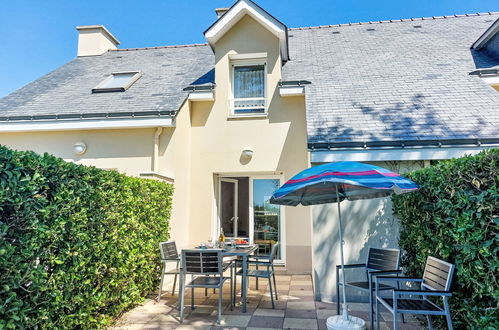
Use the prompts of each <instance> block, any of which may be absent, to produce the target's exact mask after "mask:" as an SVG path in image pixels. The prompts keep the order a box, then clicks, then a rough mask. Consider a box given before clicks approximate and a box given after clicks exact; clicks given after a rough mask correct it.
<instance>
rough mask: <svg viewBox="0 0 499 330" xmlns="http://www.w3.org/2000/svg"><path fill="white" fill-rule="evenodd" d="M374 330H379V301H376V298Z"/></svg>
mask: <svg viewBox="0 0 499 330" xmlns="http://www.w3.org/2000/svg"><path fill="white" fill-rule="evenodd" d="M375 298H376V297H375ZM376 329H378V330H379V301H378V298H376Z"/></svg>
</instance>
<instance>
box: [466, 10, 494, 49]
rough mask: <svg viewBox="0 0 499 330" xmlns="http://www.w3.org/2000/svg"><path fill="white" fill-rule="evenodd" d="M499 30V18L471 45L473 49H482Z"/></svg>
mask: <svg viewBox="0 0 499 330" xmlns="http://www.w3.org/2000/svg"><path fill="white" fill-rule="evenodd" d="M497 32H499V18H498V19H496V21H495V22H494V23H492V25H491V26H489V28H488V29H487V30H485V32H484V33H483V34H482V35H481V36H480V38H478V39H477V41H475V42H474V43H473V45H471V48H472V49H476V50H478V49H480V48H482V47H483V46H485V45H486V44H487V43H488V42H489V40H490V39H492V38H493V37H494V36H495V35H496V34H497Z"/></svg>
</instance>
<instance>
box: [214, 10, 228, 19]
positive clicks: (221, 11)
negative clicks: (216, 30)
mask: <svg viewBox="0 0 499 330" xmlns="http://www.w3.org/2000/svg"><path fill="white" fill-rule="evenodd" d="M228 10H229V8H216V9H215V13H216V14H217V18H220V17H222V15H223V14H225V13H226V12H227V11H228Z"/></svg>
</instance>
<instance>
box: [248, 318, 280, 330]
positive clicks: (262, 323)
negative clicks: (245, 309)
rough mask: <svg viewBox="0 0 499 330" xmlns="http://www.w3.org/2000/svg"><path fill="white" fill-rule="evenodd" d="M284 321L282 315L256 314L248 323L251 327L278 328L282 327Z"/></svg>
mask: <svg viewBox="0 0 499 330" xmlns="http://www.w3.org/2000/svg"><path fill="white" fill-rule="evenodd" d="M283 323H284V318H282V317H273V316H255V315H253V316H252V317H251V320H250V322H249V324H248V326H249V327H257V328H265V327H268V328H277V329H281V328H282V325H283Z"/></svg>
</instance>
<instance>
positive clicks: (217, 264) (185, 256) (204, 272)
mask: <svg viewBox="0 0 499 330" xmlns="http://www.w3.org/2000/svg"><path fill="white" fill-rule="evenodd" d="M222 252H223V250H220V249H209V250H200V249H194V250H182V269H181V282H180V283H181V284H180V286H181V290H180V291H181V293H180V322H181V323H182V322H183V320H184V301H185V289H186V288H191V309H194V289H195V288H205V289H207V288H213V289H218V290H219V296H218V319H217V322H218V323H220V319H221V316H222V292H223V285H224V283H225V281H227V280H229V281H230V290H231V293H230V306H231V309H232V307H233V302H232V285H233V283H232V274H231V276H230V277H225V276H224V274H223V273H224V270H226V269H227V267H230V269H231V273H232V271H233V268H232V266H231V264H224V262H223V256H222ZM227 265H229V266H227ZM187 274H190V275H192V276H193V277H192V280H191V281H190V282H189V283H186V281H185V277H186V275H187Z"/></svg>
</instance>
